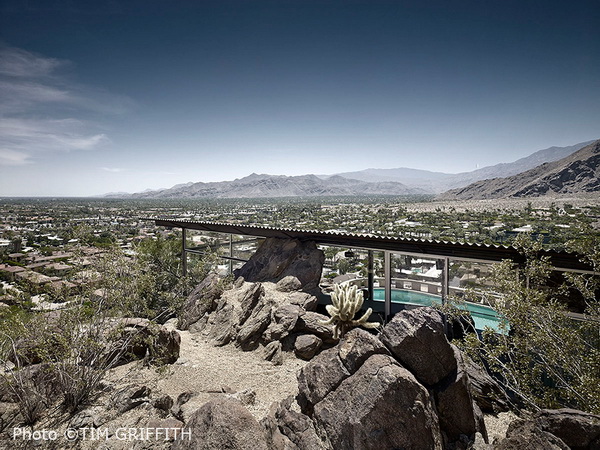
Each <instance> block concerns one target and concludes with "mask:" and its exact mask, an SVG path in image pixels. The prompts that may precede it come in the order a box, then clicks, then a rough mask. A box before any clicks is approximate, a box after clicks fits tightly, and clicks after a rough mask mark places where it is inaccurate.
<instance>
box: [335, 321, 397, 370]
mask: <svg viewBox="0 0 600 450" xmlns="http://www.w3.org/2000/svg"><path fill="white" fill-rule="evenodd" d="M337 349H338V356H339V357H340V360H341V361H342V363H343V364H344V366H345V367H346V369H348V372H350V373H354V372H356V371H357V370H358V369H359V368H360V366H362V365H363V363H364V362H365V361H366V360H367V359H369V358H370V357H371V356H373V355H389V354H390V352H389V351H388V349H387V348H386V347H385V345H383V344H382V343H381V341H380V340H379V339H377V337H375V336H373V335H372V334H371V333H369V332H368V331H366V330H363V329H362V328H354V329H353V330H350V331H349V332H348V333H346V334H345V335H344V337H343V338H342V340H341V341H340V344H339V345H338V346H337Z"/></svg>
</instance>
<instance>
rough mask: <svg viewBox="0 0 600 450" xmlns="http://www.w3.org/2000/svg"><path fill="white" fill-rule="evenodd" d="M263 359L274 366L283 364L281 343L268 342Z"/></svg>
mask: <svg viewBox="0 0 600 450" xmlns="http://www.w3.org/2000/svg"><path fill="white" fill-rule="evenodd" d="M265 359H266V360H267V361H271V362H272V363H273V364H275V365H276V366H280V365H281V364H283V354H282V352H281V342H279V341H273V342H269V343H268V344H267V345H266V346H265Z"/></svg>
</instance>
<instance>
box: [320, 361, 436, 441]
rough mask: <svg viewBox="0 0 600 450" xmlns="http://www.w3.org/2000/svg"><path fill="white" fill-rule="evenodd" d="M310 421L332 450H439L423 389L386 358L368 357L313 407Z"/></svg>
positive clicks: (427, 396) (431, 411)
mask: <svg viewBox="0 0 600 450" xmlns="http://www.w3.org/2000/svg"><path fill="white" fill-rule="evenodd" d="M314 419H315V420H316V422H317V423H318V424H319V425H320V426H322V427H323V428H324V429H325V430H326V432H327V436H328V437H329V440H330V441H331V445H332V447H333V448H335V449H336V450H337V449H348V450H350V449H358V448H360V449H374V450H375V449H377V450H379V449H395V448H413V449H425V448H426V449H441V448H442V437H441V434H440V430H439V426H438V420H437V416H436V414H435V410H434V407H433V405H432V401H431V397H430V395H429V392H428V391H427V389H425V388H424V387H423V386H422V385H421V384H419V383H418V382H417V380H416V379H415V377H414V376H413V375H412V374H411V373H410V372H409V371H408V370H406V369H405V368H403V367H401V366H400V365H399V364H398V363H397V362H396V361H395V360H394V359H393V358H391V357H390V356H386V355H373V356H371V357H370V358H369V359H368V360H367V361H366V362H365V363H364V364H363V365H362V366H361V368H360V369H358V371H357V372H356V373H355V374H354V375H352V376H351V377H349V378H346V379H345V380H344V381H343V382H342V383H341V384H340V385H339V387H338V388H337V389H335V390H334V391H333V392H331V393H330V394H329V395H327V396H326V397H325V398H324V399H323V400H322V401H321V402H320V403H318V404H316V405H315V409H314Z"/></svg>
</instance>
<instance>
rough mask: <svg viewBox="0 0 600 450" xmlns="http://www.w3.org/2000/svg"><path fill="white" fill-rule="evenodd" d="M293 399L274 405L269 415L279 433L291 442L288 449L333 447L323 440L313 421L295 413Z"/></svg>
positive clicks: (304, 449) (309, 449)
mask: <svg viewBox="0 0 600 450" xmlns="http://www.w3.org/2000/svg"><path fill="white" fill-rule="evenodd" d="M292 402H293V397H288V398H286V399H284V400H282V401H281V402H279V403H278V404H275V405H273V407H272V408H271V411H270V412H269V414H270V415H271V416H272V417H273V419H274V422H275V423H276V424H277V427H278V431H279V432H280V433H281V434H282V435H283V436H285V437H286V438H287V439H289V441H290V442H291V445H288V447H292V448H298V449H302V450H327V449H331V445H330V444H329V442H328V441H327V440H326V439H322V438H321V437H320V436H319V435H318V433H317V431H316V429H315V426H314V423H313V421H312V420H311V419H310V418H309V417H308V416H306V415H304V414H302V413H299V412H296V411H293V410H292V409H291V405H292Z"/></svg>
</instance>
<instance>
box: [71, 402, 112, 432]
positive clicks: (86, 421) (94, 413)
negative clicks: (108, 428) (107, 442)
mask: <svg viewBox="0 0 600 450" xmlns="http://www.w3.org/2000/svg"><path fill="white" fill-rule="evenodd" d="M103 412H104V410H103V408H101V407H99V406H94V407H92V408H88V409H84V410H83V411H80V412H78V413H77V414H75V415H74V416H73V418H72V419H71V421H70V422H69V428H74V429H78V428H98V427H99V426H100V425H102V424H103V423H104V422H106V420H104V419H103V418H102V413H103Z"/></svg>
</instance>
